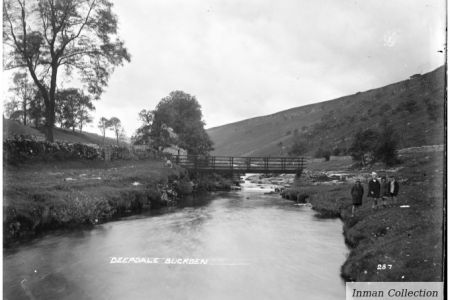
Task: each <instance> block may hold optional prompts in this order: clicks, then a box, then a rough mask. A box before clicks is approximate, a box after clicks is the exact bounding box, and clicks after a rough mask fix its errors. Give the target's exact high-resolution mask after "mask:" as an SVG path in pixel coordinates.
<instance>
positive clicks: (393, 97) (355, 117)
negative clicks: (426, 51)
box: [207, 66, 445, 156]
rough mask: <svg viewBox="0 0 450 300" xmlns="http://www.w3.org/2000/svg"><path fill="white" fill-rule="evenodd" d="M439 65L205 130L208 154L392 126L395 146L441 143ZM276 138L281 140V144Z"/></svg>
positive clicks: (324, 144) (276, 150) (341, 140)
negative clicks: (353, 91) (375, 85)
mask: <svg viewBox="0 0 450 300" xmlns="http://www.w3.org/2000/svg"><path fill="white" fill-rule="evenodd" d="M444 108H445V68H444V66H442V67H440V68H438V69H436V70H434V71H432V72H430V73H426V74H424V75H418V74H416V75H413V76H411V78H410V79H407V80H404V81H401V82H398V83H394V84H391V85H388V86H385V87H381V88H377V89H372V90H369V91H365V92H358V93H356V94H354V95H349V96H345V97H342V98H338V99H334V100H329V101H325V102H320V103H315V104H310V105H306V106H301V107H296V108H292V109H289V110H285V111H281V112H278V113H275V114H272V115H267V116H262V117H256V118H252V119H247V120H243V121H240V122H236V123H231V124H227V125H223V126H219V127H214V128H211V129H208V130H207V132H208V134H209V135H210V137H211V139H212V140H213V142H214V148H215V150H214V152H213V154H214V155H234V156H256V155H279V154H280V153H281V149H282V148H281V145H283V146H284V148H285V150H284V151H285V152H287V151H288V150H289V148H290V147H291V146H292V144H293V143H294V141H295V140H298V139H301V140H303V141H305V142H306V143H307V145H308V149H309V150H308V153H307V154H312V153H314V152H315V150H317V149H318V148H319V147H321V148H323V149H329V150H333V149H335V148H340V149H347V148H348V147H349V145H350V143H351V140H352V136H353V135H354V134H355V132H356V131H357V130H358V129H368V128H372V129H377V128H378V127H379V126H380V124H382V123H383V122H387V123H389V124H391V125H393V126H394V128H395V129H396V133H397V135H398V138H399V147H400V148H404V147H413V146H421V145H434V144H443V143H444V114H443V112H444ZM281 143H282V144H281Z"/></svg>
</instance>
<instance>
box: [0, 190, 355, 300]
mask: <svg viewBox="0 0 450 300" xmlns="http://www.w3.org/2000/svg"><path fill="white" fill-rule="evenodd" d="M264 191H267V190H264V189H261V188H260V187H257V186H253V185H251V184H246V185H245V187H244V189H243V190H242V191H240V192H232V193H217V194H215V195H211V196H208V197H206V198H203V199H190V200H187V201H186V202H185V203H184V204H183V206H181V207H180V208H177V209H172V210H170V211H166V212H165V213H164V214H161V213H152V214H149V215H140V216H137V217H133V218H126V219H123V220H121V221H117V222H110V223H106V224H103V225H101V226H98V227H97V228H96V229H94V230H89V231H78V232H73V233H69V234H68V233H65V234H61V235H58V234H52V235H48V236H46V237H44V238H42V239H40V240H39V241H36V242H33V243H31V244H27V245H24V246H21V247H19V248H17V249H14V250H13V251H11V252H8V253H5V256H4V276H3V284H4V287H3V289H4V298H5V299H249V298H253V299H344V298H345V295H344V293H345V289H344V284H343V282H342V280H341V279H340V277H339V269H340V266H341V265H342V263H343V262H344V260H345V255H346V253H347V249H346V247H345V245H344V239H343V237H342V234H341V232H342V224H341V223H340V221H339V220H322V219H317V218H315V217H314V212H313V211H311V209H310V208H308V207H304V206H295V205H293V203H292V202H291V201H287V200H283V199H281V198H279V197H278V196H276V195H275V196H274V195H264V194H263V192H264ZM112 257H115V258H118V257H147V258H160V260H159V262H160V263H157V264H134V263H130V264H111V263H110V261H111V258H112ZM166 258H177V259H178V258H183V259H185V258H188V259H197V258H200V259H207V260H208V262H207V264H189V265H188V264H165V263H164V262H165V259H166Z"/></svg>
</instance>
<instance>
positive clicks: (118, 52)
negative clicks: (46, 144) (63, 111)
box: [3, 0, 130, 141]
mask: <svg viewBox="0 0 450 300" xmlns="http://www.w3.org/2000/svg"><path fill="white" fill-rule="evenodd" d="M112 6H113V5H112V2H111V1H108V0H65V1H61V0H60V1H55V0H40V1H32V2H26V1H25V0H4V1H3V41H4V44H3V45H4V68H5V69H13V68H25V69H26V70H27V71H28V73H29V74H30V76H31V78H32V79H33V82H34V84H35V85H36V87H37V88H38V89H39V91H40V92H41V95H42V98H43V100H44V104H45V129H46V130H45V134H46V138H47V140H49V141H53V127H54V125H55V106H56V103H55V101H56V100H55V99H56V98H55V94H56V88H57V85H58V78H59V77H58V74H59V73H62V72H63V74H65V75H67V76H70V75H71V74H72V72H73V71H77V72H78V74H79V79H80V81H81V82H83V83H85V84H86V85H87V88H88V92H89V93H91V94H92V95H95V96H96V97H97V98H98V97H99V96H100V95H101V93H102V92H103V88H104V87H105V86H106V85H107V82H108V78H109V76H110V74H111V73H112V72H113V70H114V67H116V66H119V65H122V63H123V61H124V60H126V61H130V55H129V54H128V51H127V49H126V48H125V46H124V43H123V42H122V41H121V40H120V39H119V38H118V37H117V16H116V15H115V14H113V12H112ZM61 67H64V68H61Z"/></svg>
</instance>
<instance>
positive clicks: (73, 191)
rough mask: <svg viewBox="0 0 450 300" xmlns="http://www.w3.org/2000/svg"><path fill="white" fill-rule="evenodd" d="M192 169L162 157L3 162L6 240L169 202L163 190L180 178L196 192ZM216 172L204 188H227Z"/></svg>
mask: <svg viewBox="0 0 450 300" xmlns="http://www.w3.org/2000/svg"><path fill="white" fill-rule="evenodd" d="M185 181H186V182H187V173H186V171H185V170H183V169H182V168H179V167H177V166H174V167H173V168H169V167H167V166H165V164H164V162H162V161H160V160H152V159H147V160H118V161H111V162H104V161H99V160H92V161H89V160H73V161H59V162H58V161H53V162H35V163H31V164H27V165H20V166H12V165H5V166H4V176H3V196H4V198H3V199H4V201H3V237H4V238H3V241H4V246H6V247H8V246H9V245H10V244H13V243H15V242H18V241H23V240H28V239H30V238H33V237H36V236H39V235H40V234H42V233H45V232H47V231H50V230H54V229H65V228H82V227H86V226H88V227H89V226H94V225H96V224H100V223H104V222H107V221H111V220H114V219H117V218H120V217H123V216H128V215H132V214H137V213H141V212H142V211H145V210H150V209H158V208H161V207H164V206H167V205H168V203H167V201H166V200H165V199H164V198H163V197H162V194H163V193H164V190H165V189H167V188H168V187H169V188H171V187H173V186H174V184H173V182H178V185H179V187H180V188H182V187H183V185H184V186H186V188H182V191H181V192H180V191H178V194H179V195H178V196H179V197H184V196H186V195H187V194H191V193H192V188H189V186H188V184H183V183H184V182H185ZM227 184H228V183H227V182H225V181H224V180H222V179H221V178H218V177H217V176H211V177H209V178H199V180H198V186H199V189H200V190H211V189H226V187H227V186H228V185H227Z"/></svg>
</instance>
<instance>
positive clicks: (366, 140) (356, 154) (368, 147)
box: [349, 129, 379, 166]
mask: <svg viewBox="0 0 450 300" xmlns="http://www.w3.org/2000/svg"><path fill="white" fill-rule="evenodd" d="M378 138H379V134H378V132H376V131H375V130H372V129H366V130H359V131H358V132H356V134H355V135H354V137H353V142H352V144H351V146H350V148H349V153H350V155H351V156H352V158H353V159H354V160H356V161H359V162H361V164H362V165H363V166H365V165H367V163H368V161H366V154H368V153H369V154H370V155H372V154H373V151H374V150H375V148H376V143H377V140H378Z"/></svg>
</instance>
